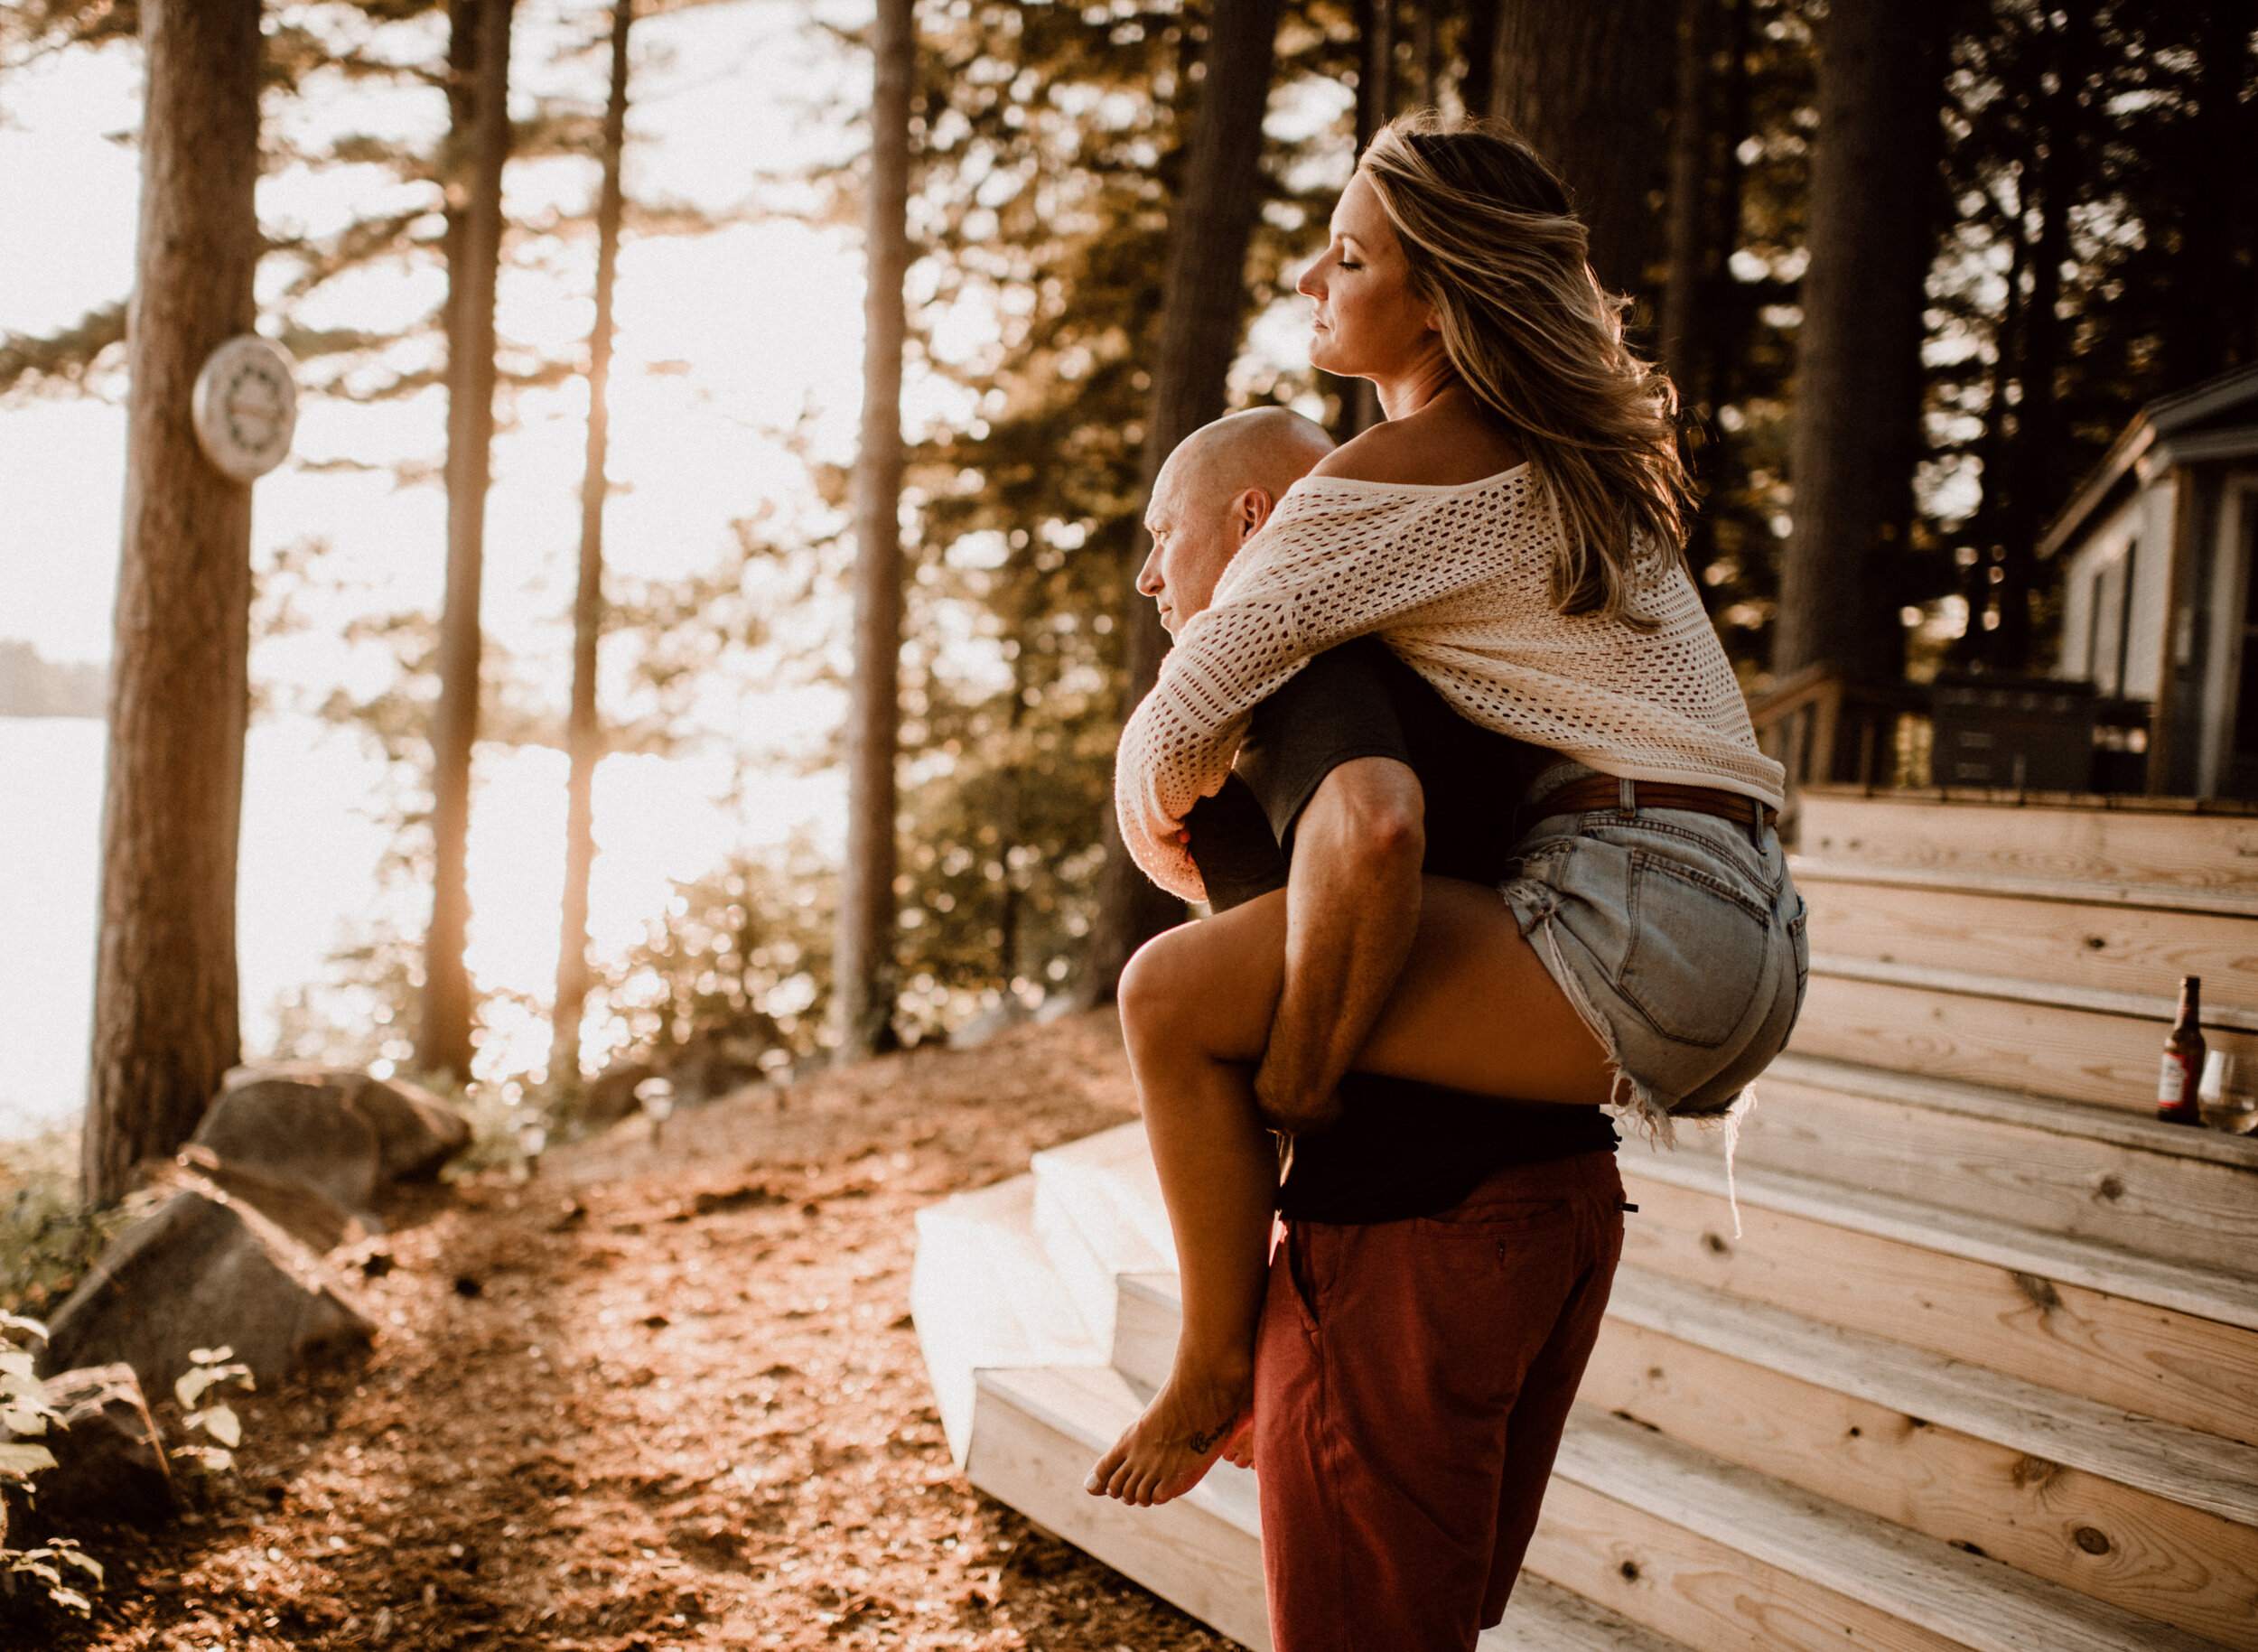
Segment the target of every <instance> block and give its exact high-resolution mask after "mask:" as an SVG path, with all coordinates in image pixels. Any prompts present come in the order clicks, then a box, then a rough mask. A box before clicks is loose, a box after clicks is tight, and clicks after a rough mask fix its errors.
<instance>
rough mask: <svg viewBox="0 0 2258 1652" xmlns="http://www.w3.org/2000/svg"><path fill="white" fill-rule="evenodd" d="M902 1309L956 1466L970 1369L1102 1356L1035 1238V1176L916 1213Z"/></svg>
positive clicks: (967, 1422)
mask: <svg viewBox="0 0 2258 1652" xmlns="http://www.w3.org/2000/svg"><path fill="white" fill-rule="evenodd" d="M917 1226H918V1247H917V1255H916V1259H915V1261H914V1262H913V1263H912V1265H911V1266H910V1315H911V1317H912V1319H913V1320H914V1321H915V1322H916V1324H917V1328H918V1344H919V1351H920V1352H922V1353H923V1355H924V1357H925V1367H926V1374H927V1376H928V1377H929V1378H930V1379H931V1381H932V1384H933V1394H934V1399H935V1404H936V1405H937V1407H938V1410H939V1412H940V1414H941V1431H942V1433H944V1434H945V1435H946V1436H947V1440H948V1449H949V1454H950V1455H951V1456H952V1457H954V1458H955V1459H956V1462H957V1464H958V1466H959V1467H961V1466H963V1463H964V1461H965V1452H966V1450H967V1448H968V1447H969V1445H970V1442H971V1438H972V1413H973V1372H974V1371H975V1369H977V1368H978V1367H981V1366H984V1365H1059V1364H1068V1363H1080V1364H1087V1365H1097V1364H1101V1363H1103V1354H1102V1351H1101V1349H1099V1347H1098V1345H1097V1344H1096V1342H1095V1341H1093V1340H1092V1339H1090V1335H1089V1331H1088V1330H1087V1327H1085V1326H1084V1324H1083V1323H1082V1319H1081V1315H1080V1314H1079V1312H1078V1311H1077V1310H1076V1308H1075V1306H1074V1302H1073V1300H1072V1299H1071V1298H1070V1297H1069V1296H1068V1293H1067V1291H1066V1287H1065V1285H1064V1284H1063V1283H1061V1282H1060V1281H1059V1278H1058V1276H1057V1274H1054V1273H1053V1272H1052V1271H1051V1269H1050V1264H1049V1261H1048V1259H1047V1258H1046V1257H1045V1256H1044V1255H1043V1253H1042V1249H1041V1246H1040V1245H1038V1244H1037V1242H1036V1239H1035V1233H1034V1181H1033V1178H1031V1177H1028V1176H1014V1177H1012V1179H1011V1180H1010V1181H1003V1182H998V1183H997V1184H996V1185H995V1186H994V1187H990V1188H983V1189H981V1190H979V1191H977V1192H973V1193H959V1194H957V1195H956V1196H955V1197H953V1198H950V1199H944V1200H942V1201H941V1202H940V1203H938V1204H936V1205H928V1206H927V1207H926V1208H925V1209H922V1210H920V1211H919V1212H918V1214H917Z"/></svg>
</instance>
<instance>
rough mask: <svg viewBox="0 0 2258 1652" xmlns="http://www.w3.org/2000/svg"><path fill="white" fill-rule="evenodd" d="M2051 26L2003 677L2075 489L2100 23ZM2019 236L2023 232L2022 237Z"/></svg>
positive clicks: (2013, 660) (2025, 631)
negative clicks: (2069, 297) (2077, 226)
mask: <svg viewBox="0 0 2258 1652" xmlns="http://www.w3.org/2000/svg"><path fill="white" fill-rule="evenodd" d="M2061 17H2062V24H2061V26H2060V27H2058V28H2057V27H2056V26H2055V25H2054V24H2053V23H2051V22H2049V23H2047V24H2046V28H2047V33H2048V35H2049V36H2051V39H2052V46H2053V51H2051V53H2050V54H2049V55H2050V57H2051V59H2052V64H2051V67H2052V69H2053V70H2054V90H2053V91H2051V92H2043V93H2041V95H2040V98H2039V111H2040V112H2041V116H2042V119H2041V126H2040V136H2041V141H2042V142H2043V143H2044V145H2045V153H2044V154H2040V155H2039V156H2038V157H2036V164H2035V165H2034V166H2033V167H2032V168H2031V169H2030V171H2029V173H2027V174H2026V175H2027V176H2035V177H2036V179H2037V181H2038V185H2039V187H2038V191H2037V193H2038V198H2039V233H2038V237H2037V238H2036V240H2035V242H2034V243H2033V245H2032V247H2031V250H2030V297H2029V303H2028V304H2027V305H2026V306H2025V308H2024V310H2023V318H2022V336H2021V340H2020V346H2021V348H2020V350H2019V351H2018V354H2019V355H2020V362H2019V363H2018V366H2017V370H2016V378H2017V380H2018V382H2019V383H2020V386H2021V390H2022V397H2021V400H2020V401H2019V402H2018V403H2017V404H2016V407H2015V443H2014V450H2015V452H2014V459H2013V462H2012V463H2013V472H2014V473H2013V475H2012V477H2011V479H2010V480H2009V482H2008V508H2009V518H2008V523H2007V528H2006V532H2005V533H2004V534H2003V535H2002V536H2001V542H2000V564H1999V565H2000V570H2001V575H2002V578H2001V583H2000V588H1999V615H2000V621H1999V629H1998V630H1997V631H1996V632H1995V633H1994V635H1993V637H1992V648H1991V649H1990V653H1991V655H1992V659H1993V662H1994V663H1995V664H1996V665H1997V666H1999V667H2001V669H2003V670H2009V671H2020V670H2022V669H2024V668H2025V667H2027V666H2029V663H2030V649H2031V641H2032V638H2033V635H2034V632H2035V630H2036V628H2037V616H2036V615H2035V614H2033V613H2032V612H2031V605H2030V604H2031V597H2032V595H2033V593H2034V587H2035V586H2036V585H2037V584H2038V582H2039V535H2040V534H2041V533H2043V532H2044V531H2045V529H2046V525H2047V522H2048V519H2049V518H2051V517H2052V516H2053V514H2054V512H2055V511H2056V509H2058V508H2059V506H2060V505H2061V503H2062V494H2063V493H2064V491H2065V490H2067V486H2068V483H2069V477H2068V476H2067V474H2066V471H2065V466H2064V463H2063V458H2064V452H2065V448H2066V445H2067V436H2068V431H2067V428H2066V425H2065V421H2064V417H2063V408H2062V396H2061V384H2060V378H2061V369H2062V359H2063V354H2064V350H2063V346H2064V344H2065V342H2066V330H2065V328H2064V326H2063V322H2062V316H2061V314H2060V310H2061V303H2062V266H2063V265H2064V264H2066V263H2067V262H2068V260H2069V257H2070V214H2071V211H2072V210H2073V209H2074V208H2075V207H2076V201H2077V195H2078V182H2079V173H2080V172H2081V171H2082V170H2083V169H2082V166H2081V163H2080V162H2081V156H2082V155H2083V153H2084V150H2085V132H2084V130H2083V127H2084V124H2085V116H2084V110H2083V98H2082V96H2081V94H2082V93H2083V91H2084V89H2085V79H2086V76H2087V73H2088V72H2089V67H2088V65H2089V60H2090V57H2091V48H2092V42H2093V27H2094V23H2093V17H2092V14H2091V13H2090V12H2089V11H2088V10H2087V9H2086V8H2085V7H2084V6H2071V7H2069V8H2067V10H2066V11H2064V12H2063V13H2062V14H2061ZM2018 233H2019V235H2020V225H2019V226H2018Z"/></svg>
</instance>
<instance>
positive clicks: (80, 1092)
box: [0, 716, 840, 1137]
mask: <svg viewBox="0 0 2258 1652" xmlns="http://www.w3.org/2000/svg"><path fill="white" fill-rule="evenodd" d="M106 735H107V731H106V729H105V727H104V725H103V724H102V723H98V722H93V721H89V720H85V719H74V718H12V717H0V865H5V866H6V867H7V868H8V869H9V871H10V873H11V874H12V875H10V876H9V878H8V879H7V880H6V882H5V884H0V935H5V938H6V942H7V944H6V945H5V947H0V1136H10V1137H13V1136H22V1135H26V1134H33V1133H34V1132H36V1131H39V1130H42V1129H46V1128H50V1127H51V1126H53V1125H61V1124H67V1123H70V1122H71V1121H73V1120H74V1119H76V1117H77V1116H78V1115H79V1113H80V1112H81V1111H82V1110H83V1108H84V1106H85V1105H86V1063H87V1047H88V1041H89V1036H90V1031H91V1022H92V1012H93V983H94V944H95V924H96V913H97V907H98V899H99V894H100V889H101V829H102V828H101V821H102V785H103V757H104V751H105V744H106ZM730 779H731V772H730V763H729V760H728V758H727V756H726V754H725V753H722V752H719V751H714V752H710V753H705V754H703V755H692V756H688V757H678V758H671V759H667V758H657V757H640V756H624V755H623V756H618V757H612V758H610V759H607V760H606V761H605V762H604V763H603V765H602V768H601V769H600V770H598V773H597V782H596V791H595V829H596V841H597V845H598V849H599V853H598V855H597V858H596V865H595V870H594V872H593V873H592V879H591V887H590V893H589V900H590V909H591V910H590V930H591V936H592V943H593V946H594V948H595V950H596V951H597V953H598V954H599V955H612V954H616V953H618V952H620V951H622V950H624V949H625V948H626V947H628V946H630V945H631V944H632V943H633V942H634V941H635V940H636V939H638V938H639V937H640V936H641V934H642V930H643V924H644V921H645V919H648V918H650V917H653V916H656V915H657V914H658V913H659V912H660V911H662V910H664V908H665V905H666V901H667V897H668V896H669V895H670V894H671V893H672V882H673V881H674V880H676V879H680V878H691V877H695V876H697V875H699V874H700V873H704V872H705V871H707V870H708V869H710V868H711V867H713V866H714V864H715V863H718V862H719V861H720V860H722V859H723V856H724V855H726V854H728V853H729V852H730V851H731V849H732V848H733V847H736V846H738V845H760V844H765V843H775V842H779V841H781V840H782V839H783V838H784V837H785V836H786V835H788V834H789V833H790V832H791V831H792V830H794V829H795V828H797V827H802V826H804V827H807V829H810V830H812V831H814V832H815V833H816V835H817V836H818V838H819V840H824V841H834V840H835V838H836V837H837V835H838V830H839V825H838V823H839V816H840V798H839V787H838V782H837V779H836V777H835V776H828V775H817V776H814V777H810V778H807V779H800V778H797V777H790V778H779V779H776V780H774V781H772V782H769V783H766V784H764V785H763V786H762V787H761V788H760V794H759V801H758V803H757V804H756V805H755V806H754V807H751V808H750V809H748V810H746V811H742V812H741V811H737V810H734V809H732V808H729V807H723V805H722V804H720V803H718V802H716V801H715V799H716V798H719V797H720V796H721V795H722V794H723V791H724V790H725V789H726V788H727V786H728V783H729V780H730ZM384 782H385V775H384V770H383V764H382V762H381V761H379V760H378V759H377V758H375V757H373V756H371V755H370V754H369V752H368V751H366V750H365V749H364V748H363V747H362V746H361V744H360V742H359V739H358V737H357V736H355V735H353V734H351V733H348V732H344V731H340V730H336V729H332V728H330V727H328V726H327V725H325V724H322V723H320V722H318V721H316V720H314V719H313V718H309V717H303V716H292V717H283V718H278V719H276V720H275V721H273V722H271V723H262V724H261V725H259V726H258V727H257V728H255V729H253V730H252V732H251V735H250V740H249V743H248V746H247V751H246V755H245V779H244V799H243V837H242V849H241V857H240V863H239V867H238V902H237V917H236V925H237V957H238V968H239V970H240V976H241V984H242V988H241V997H242V1004H243V1033H244V1048H245V1050H246V1051H247V1054H249V1055H250V1056H252V1057H257V1056H259V1055H262V1054H264V1053H266V1051H267V1050H268V1049H269V1048H270V1047H271V1043H272V1040H273V1038H274V1032H275V1003H276V1000H277V998H278V997H279V996H280V995H281V994H284V993H285V992H287V991H289V990H290V989H292V988H294V987H298V986H302V985H306V984H309V983H312V982H315V981H319V980H321V979H322V978H324V976H325V974H326V970H327V960H328V958H329V957H330V956H331V954H332V953H334V952H335V951H337V950H338V949H339V948H340V947H343V946H346V945H348V944H350V942H351V941H352V940H353V939H354V938H357V937H358V936H360V935H364V934H366V933H367V932H368V931H369V929H370V928H371V926H373V925H377V924H379V923H389V924H392V925H395V926H397V927H398V928H400V929H403V930H405V931H406V932H407V933H410V934H419V933H420V932H421V930H422V926H423V923H424V919H425V913H426V912H427V911H428V910H429V901H430V897H429V893H428V891H422V890H387V889H384V888H382V887H381V886H380V884H379V882H378V863H379V862H380V861H381V859H382V857H383V854H384V852H385V849H386V847H387V843H388V841H389V834H388V830H387V827H386V826H384V825H383V824H382V823H381V821H380V820H379V819H378V817H377V814H376V805H377V802H378V798H380V797H381V795H382V788H383V785H384ZM470 883H471V901H472V905H473V909H474V916H473V919H472V929H471V947H470V965H471V973H472V975H474V976H475V977H476V979H477V980H478V982H479V984H480V985H481V986H482V987H486V988H499V989H508V990H511V991H516V992H523V993H529V994H534V995H535V996H536V997H537V998H539V999H544V1000H545V999H546V997H547V996H548V994H549V992H550V990H551V987H552V985H553V984H554V982H555V973H556V926H557V904H558V900H559V896H560V893H561V891H562V888H563V883H564V754H563V753H562V752H559V751H551V750H548V749H546V748H542V747H527V748H519V749H515V750H504V749H483V748H482V749H481V751H480V753H479V763H478V795H477V800H476V803H475V805H474V807H473V814H472V827H471V845H470ZM518 1034H519V1036H520V1041H521V1042H522V1043H524V1045H525V1048H522V1049H516V1050H503V1049H502V1048H501V1047H499V1046H498V1045H497V1046H490V1048H492V1049H493V1051H494V1055H495V1057H496V1058H497V1059H509V1060H512V1061H520V1062H523V1061H530V1060H537V1059H539V1058H540V1056H541V1055H542V1054H544V1053H546V1031H543V1030H542V1029H541V1028H540V1027H538V1026H537V1025H532V1024H528V1025H527V1027H525V1028H523V1029H519V1030H518ZM536 1044H537V1045H538V1048H535V1047H534V1046H535V1045H536ZM484 1059H486V1057H485V1056H484V1054H483V1053H482V1055H481V1060H482V1061H483V1060H484Z"/></svg>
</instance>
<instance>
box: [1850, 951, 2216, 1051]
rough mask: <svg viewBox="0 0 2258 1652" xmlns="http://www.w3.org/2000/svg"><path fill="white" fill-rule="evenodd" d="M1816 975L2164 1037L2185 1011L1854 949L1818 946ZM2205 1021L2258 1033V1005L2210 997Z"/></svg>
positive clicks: (2159, 998)
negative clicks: (2080, 1014) (2037, 1009)
mask: <svg viewBox="0 0 2258 1652" xmlns="http://www.w3.org/2000/svg"><path fill="white" fill-rule="evenodd" d="M1811 968H1812V972H1813V973H1814V974H1815V975H1833V976H1835V977H1836V978H1838V979H1841V980H1845V981H1868V982H1879V983H1880V984H1881V985H1885V986H1912V987H1919V988H1921V989H1923V990H1925V991H1927V992H1935V993H1956V994H1960V995H1961V996H1962V997H1964V998H1989V999H1993V1000H1996V1001H1998V1002H2001V1003H2036V1004H2048V1005H2052V1006H2054V1007H2056V1008H2058V1009H2065V1010H2086V1011H2090V1012H2092V1013H2095V1014H2096V1015H2115V1016H2119V1017H2122V1018H2123V1019H2125V1020H2127V1021H2145V1022H2151V1023H2153V1024H2154V1026H2155V1027H2156V1029H2157V1034H2158V1040H2157V1041H2158V1042H2159V1043H2161V1042H2162V1041H2163V1033H2164V1031H2165V1030H2166V1029H2167V1028H2169V1027H2170V1026H2171V1024H2172V1022H2174V1021H2175V1020H2177V1019H2178V1017H2179V992H2178V989H2177V988H2174V990H2173V992H2172V994H2170V995H2169V996H2163V995H2160V994H2155V993H2120V992H2116V991H2113V990H2112V989H2108V988H2103V987H2093V986H2072V985H2067V983H2064V982H2060V981H2033V980H2029V979H2027V978H2025V977H2023V976H2021V975H1987V974H1984V973H1983V972H1982V971H1980V970H1973V969H1951V968H1944V967H1940V966H1936V965H1934V964H1903V963H1899V962H1897V961H1895V960H1893V959H1889V958H1868V957H1858V956H1856V955H1855V954H1852V953H1842V952H1822V951H1814V952H1813V953H1812V954H1811ZM2203 1026H2204V1031H2205V1033H2206V1034H2207V1035H2208V1034H2211V1033H2214V1032H2258V1010H2246V1009H2244V1008H2242V1007H2241V1006H2240V1005H2238V1004H2232V1003H2229V1004H2223V1005H2219V1006H2217V1007H2216V1008H2214V1007H2213V1006H2212V1005H2211V1004H2210V1003H2209V1002H2208V1000H2207V1001H2206V1002H2205V1004H2204V1011H2203Z"/></svg>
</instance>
